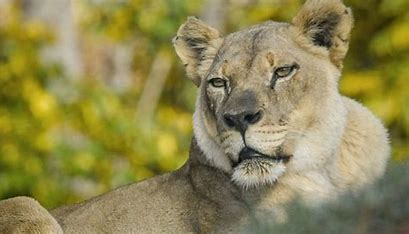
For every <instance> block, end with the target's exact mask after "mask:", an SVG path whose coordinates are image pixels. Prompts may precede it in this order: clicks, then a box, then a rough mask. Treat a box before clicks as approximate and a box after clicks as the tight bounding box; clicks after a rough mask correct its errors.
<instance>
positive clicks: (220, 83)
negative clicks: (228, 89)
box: [208, 78, 226, 88]
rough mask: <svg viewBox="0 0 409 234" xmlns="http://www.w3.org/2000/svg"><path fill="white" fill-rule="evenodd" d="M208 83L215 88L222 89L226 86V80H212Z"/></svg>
mask: <svg viewBox="0 0 409 234" xmlns="http://www.w3.org/2000/svg"><path fill="white" fill-rule="evenodd" d="M208 82H209V84H210V85H211V86H213V87H215V88H222V87H225V86H226V80H224V79H222V78H212V79H210V80H209V81H208Z"/></svg>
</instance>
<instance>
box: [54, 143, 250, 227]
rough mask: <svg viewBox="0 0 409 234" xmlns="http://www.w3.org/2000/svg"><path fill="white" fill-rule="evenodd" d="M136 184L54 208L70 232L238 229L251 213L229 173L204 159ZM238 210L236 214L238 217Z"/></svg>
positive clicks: (194, 159) (197, 153)
mask: <svg viewBox="0 0 409 234" xmlns="http://www.w3.org/2000/svg"><path fill="white" fill-rule="evenodd" d="M191 148H192V149H191V152H192V153H194V156H193V157H191V158H190V160H189V161H188V162H187V163H186V164H185V165H184V166H183V167H182V168H180V169H179V170H177V171H175V172H172V173H167V174H164V175H161V176H157V177H154V178H151V179H147V180H145V181H142V182H140V183H136V184H130V185H126V186H123V187H120V188H118V189H115V190H114V191H111V192H109V193H107V194H104V195H102V196H99V197H95V198H93V199H91V200H89V201H85V202H83V203H80V204H76V205H73V206H65V207H64V206H63V207H60V208H58V209H56V210H53V211H51V214H52V215H53V216H54V217H56V219H57V221H58V222H59V224H60V225H61V227H62V228H63V229H64V231H65V232H66V233H101V232H104V233H162V232H166V233H169V232H170V233H187V232H189V233H191V232H195V233H198V232H205V233H208V232H211V231H214V230H218V231H221V232H222V231H223V232H226V231H229V232H233V228H235V225H232V224H233V223H235V222H236V221H238V220H239V219H241V218H242V219H246V218H247V215H248V214H249V210H248V207H247V206H246V202H245V201H244V200H242V199H241V196H240V191H239V190H238V189H237V188H235V187H234V186H232V184H231V183H230V179H229V176H228V175H227V174H225V173H223V172H220V171H219V170H217V169H215V168H213V167H210V166H208V165H206V164H203V163H201V162H199V160H200V159H197V158H196V157H197V156H200V158H203V155H201V152H200V151H199V149H198V148H197V146H195V144H192V147H191ZM232 214H234V215H232Z"/></svg>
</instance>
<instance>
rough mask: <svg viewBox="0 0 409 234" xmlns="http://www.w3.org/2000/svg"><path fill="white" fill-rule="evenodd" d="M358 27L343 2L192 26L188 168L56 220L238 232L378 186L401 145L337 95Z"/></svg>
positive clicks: (73, 228)
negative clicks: (219, 26) (193, 95)
mask: <svg viewBox="0 0 409 234" xmlns="http://www.w3.org/2000/svg"><path fill="white" fill-rule="evenodd" d="M351 28H352V13H351V11H350V10H349V9H348V8H346V7H345V6H344V5H343V4H342V3H341V2H340V1H339V0H309V1H307V3H306V4H305V6H304V7H303V9H302V10H301V11H300V13H298V14H297V16H296V17H295V18H294V19H293V22H292V24H287V23H277V22H271V21H270V22H266V23H263V24H260V25H256V26H253V27H251V28H248V29H244V30H242V31H239V32H236V33H233V34H230V35H228V36H226V37H224V38H222V37H221V36H220V34H219V33H218V32H217V30H215V29H213V28H211V27H209V26H207V25H205V24H204V23H203V22H202V21H200V20H198V19H195V18H189V19H188V21H187V22H186V23H185V24H183V25H182V26H181V27H180V29H179V31H178V34H177V36H176V38H175V40H174V45H175V49H176V52H177V54H178V55H179V57H180V58H181V60H182V62H183V63H184V64H185V66H186V70H187V75H188V77H189V78H190V79H192V81H193V82H194V83H195V84H196V85H197V86H198V87H199V92H198V98H197V102H196V111H195V114H194V140H193V141H192V142H193V143H192V147H191V150H190V158H189V160H188V161H187V163H186V164H185V165H184V166H183V167H182V168H181V169H179V170H177V171H175V172H172V173H169V174H165V175H162V176H158V177H155V178H152V179H148V180H145V181H143V182H140V183H137V184H132V185H128V186H124V187H121V188H118V189H116V190H114V191H111V192H109V193H107V194H104V195H102V196H99V197H96V198H93V199H91V200H88V201H85V202H83V203H80V204H77V205H72V206H67V207H61V208H59V209H56V210H54V211H52V214H53V216H54V217H55V218H56V219H57V221H58V222H59V224H60V225H61V226H62V228H63V229H64V230H65V231H66V232H67V233H78V232H109V233H111V232H112V233H114V232H118V233H127V232H151V233H157V232H175V233H182V232H211V231H216V232H217V231H220V232H227V231H230V232H235V231H237V230H238V229H239V228H240V226H241V224H243V223H246V222H247V221H250V220H251V219H252V218H258V217H265V216H264V215H265V214H266V213H267V214H276V216H275V217H276V218H278V219H280V218H283V217H285V216H283V214H285V213H284V212H283V209H282V207H283V205H284V204H286V203H288V202H289V201H291V200H293V199H294V198H296V197H300V198H301V199H302V200H303V201H305V202H306V204H308V205H312V206H316V205H319V204H322V203H324V202H327V201H329V200H334V199H336V198H337V197H338V196H339V195H341V194H343V193H344V192H346V191H348V190H353V191H355V190H359V189H361V188H362V187H365V186H367V185H370V184H371V183H372V182H374V181H375V180H376V179H377V178H379V177H380V176H382V174H383V173H384V170H385V166H386V163H387V160H388V157H389V151H390V147H389V142H388V136H387V132H386V130H385V128H384V127H383V126H382V123H381V122H380V121H379V120H378V119H377V118H376V117H374V115H373V114H372V113H371V112H370V111H369V110H367V109H366V108H365V107H363V106H362V105H360V104H359V103H357V102H356V101H353V100H351V99H349V98H347V97H343V96H342V95H341V94H339V92H338V80H339V78H340V74H341V69H342V60H343V58H344V56H345V55H346V52H347V50H348V41H349V34H350V30H351ZM196 142H197V144H196ZM0 216H1V211H0Z"/></svg>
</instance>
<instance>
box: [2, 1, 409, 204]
mask: <svg viewBox="0 0 409 234" xmlns="http://www.w3.org/2000/svg"><path fill="white" fill-rule="evenodd" d="M344 2H345V3H346V4H347V5H348V6H351V7H352V8H353V11H354V14H355V19H356V20H355V21H356V22H355V28H354V29H353V34H352V41H351V48H350V51H349V54H348V56H347V58H346V61H345V68H344V71H343V72H344V75H343V78H342V80H341V84H340V86H341V92H342V93H343V94H345V95H347V96H351V97H353V98H354V99H357V100H359V101H360V102H362V103H364V104H365V105H366V106H367V107H369V109H371V110H372V111H373V112H374V113H376V115H377V116H379V117H380V118H381V119H382V120H383V121H384V123H385V125H386V126H387V127H388V129H389V130H390V135H391V142H392V145H393V156H392V157H393V159H392V162H393V163H402V162H405V160H408V159H409V143H408V139H409V53H408V52H409V1H407V0H394V1H388V0H368V1H361V0H345V1H344ZM302 3H303V1H301V0H155V1H151V0H128V1H125V0H117V1H115V0H71V1H70V0H0V199H5V198H9V197H14V196H17V195H27V196H32V197H34V198H36V199H37V200H39V201H40V203H41V204H43V205H44V206H45V207H47V208H52V207H55V206H57V205H60V204H63V203H72V202H77V201H80V200H83V199H86V198H89V197H91V196H95V195H97V194H101V193H103V192H106V191H108V190H110V189H112V188H114V187H118V186H120V185H123V184H127V183H130V182H134V181H139V180H142V179H144V178H147V177H151V176H154V175H156V174H159V173H163V172H166V171H170V170H174V169H176V168H178V167H180V166H181V165H182V164H183V162H184V161H185V160H186V158H187V156H188V149H189V144H190V139H191V136H192V123H191V115H192V112H193V110H194V102H195V93H196V88H195V87H194V85H193V84H191V82H189V81H188V80H187V79H186V78H185V75H184V68H183V66H182V64H181V63H180V62H179V61H178V60H177V58H176V55H175V53H174V51H173V49H172V46H171V39H172V37H173V36H174V35H175V33H176V30H177V28H178V26H179V25H180V24H181V23H183V22H184V21H185V19H186V17H187V16H189V15H195V16H199V17H200V18H201V19H203V20H205V21H206V22H208V23H209V24H211V25H213V26H214V27H216V28H217V29H219V30H220V31H222V32H232V31H235V30H238V29H241V28H244V27H246V26H249V25H252V24H255V23H259V22H262V21H266V20H269V19H273V20H276V21H289V20H290V19H291V18H292V16H294V14H295V13H296V12H297V10H298V9H299V8H300V6H301V5H302Z"/></svg>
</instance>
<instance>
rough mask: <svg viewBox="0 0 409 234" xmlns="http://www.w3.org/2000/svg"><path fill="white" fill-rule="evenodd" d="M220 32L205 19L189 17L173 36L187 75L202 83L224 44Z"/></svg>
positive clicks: (198, 83) (194, 81)
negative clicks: (207, 23)
mask: <svg viewBox="0 0 409 234" xmlns="http://www.w3.org/2000/svg"><path fill="white" fill-rule="evenodd" d="M222 42H223V39H222V37H221V36H220V34H219V32H218V31H217V30H216V29H214V28H212V27H210V26H209V25H206V24H205V23H204V22H203V21H201V20H199V19H197V18H195V17H189V18H188V19H187V21H186V22H185V23H184V24H182V25H181V26H180V28H179V30H178V32H177V35H176V37H175V38H173V46H174V47H175V50H176V53H177V55H178V56H179V58H180V59H181V60H182V62H183V64H184V65H185V67H186V74H187V76H188V77H189V78H190V79H191V80H192V81H193V83H194V84H195V85H196V86H199V85H200V82H201V79H203V78H204V76H205V75H206V73H207V71H208V70H209V68H210V66H211V64H212V62H213V59H214V57H215V56H216V54H217V51H218V50H219V47H220V45H221V44H222Z"/></svg>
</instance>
